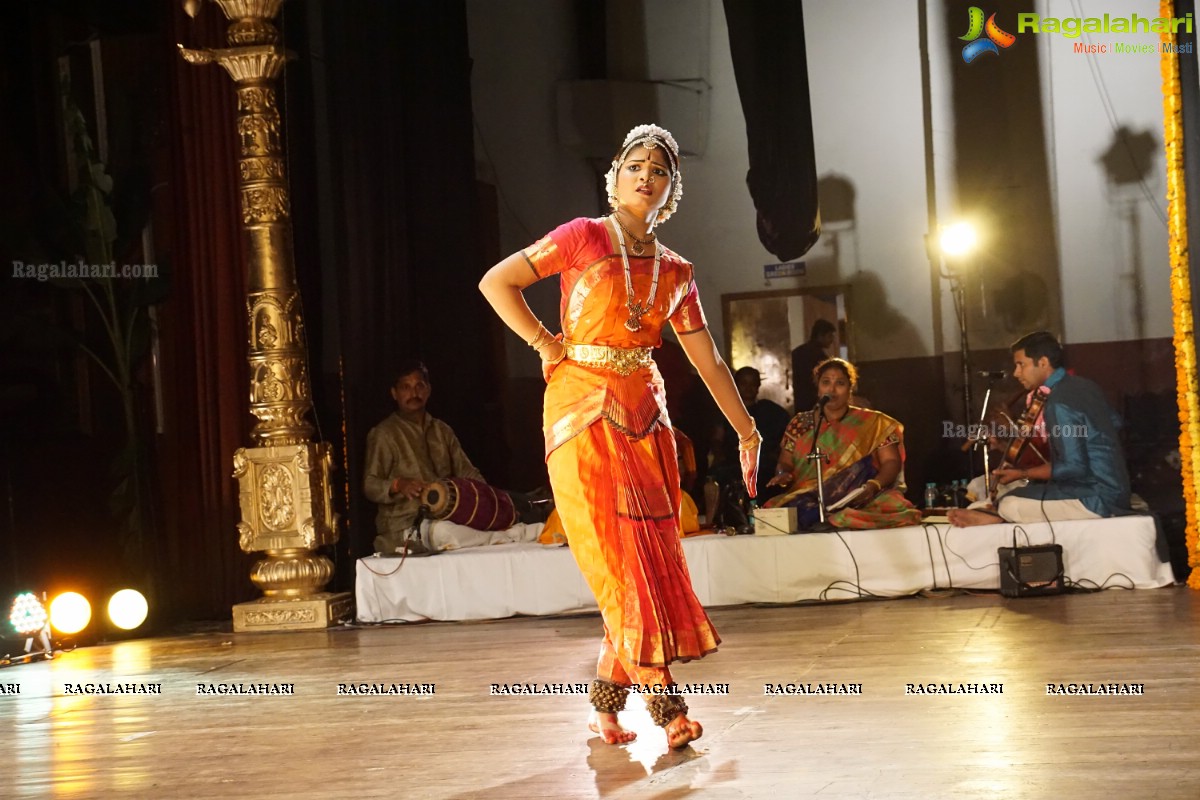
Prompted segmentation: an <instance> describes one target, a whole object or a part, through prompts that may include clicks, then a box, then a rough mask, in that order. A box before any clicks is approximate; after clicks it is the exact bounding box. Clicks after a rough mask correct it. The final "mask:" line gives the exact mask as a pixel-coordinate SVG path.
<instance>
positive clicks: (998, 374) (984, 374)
mask: <svg viewBox="0 0 1200 800" xmlns="http://www.w3.org/2000/svg"><path fill="white" fill-rule="evenodd" d="M975 374H976V375H978V376H979V377H981V378H987V379H988V380H992V381H998V380H1000V379H1001V378H1003V377H1005V376H1006V375H1008V371H1007V370H1003V369H998V370H994V371H992V372H989V371H987V370H980V371H979V372H977V373H975Z"/></svg>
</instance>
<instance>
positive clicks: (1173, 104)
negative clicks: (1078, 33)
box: [1159, 0, 1200, 589]
mask: <svg viewBox="0 0 1200 800" xmlns="http://www.w3.org/2000/svg"><path fill="white" fill-rule="evenodd" d="M1159 15H1160V16H1162V17H1166V18H1172V17H1174V15H1175V4H1174V3H1173V2H1171V0H1162V2H1160V3H1159ZM1160 39H1161V40H1162V42H1163V43H1164V44H1174V43H1175V38H1174V35H1173V34H1170V33H1162V34H1161V35H1160ZM1159 68H1160V70H1161V71H1162V84H1163V144H1164V146H1165V149H1166V160H1167V222H1168V232H1169V240H1168V250H1169V252H1170V256H1171V311H1172V315H1173V317H1174V323H1175V335H1174V343H1175V387H1176V392H1177V393H1178V397H1179V455H1180V458H1181V460H1182V462H1183V464H1182V469H1183V499H1184V507H1185V510H1186V512H1187V534H1186V536H1187V551H1188V563H1189V564H1191V566H1192V567H1200V541H1198V539H1197V505H1196V486H1197V485H1198V484H1200V460H1198V459H1197V455H1198V454H1197V452H1196V449H1195V446H1194V445H1195V443H1197V442H1200V402H1198V400H1197V388H1198V387H1197V382H1196V337H1195V331H1194V330H1193V327H1192V295H1191V291H1192V287H1191V279H1190V276H1189V274H1188V248H1187V243H1188V236H1187V235H1188V230H1187V193H1186V188H1185V184H1184V177H1185V176H1184V169H1183V122H1182V113H1183V108H1182V100H1181V96H1180V89H1179V56H1178V55H1176V54H1175V53H1171V52H1168V49H1167V48H1162V54H1161V56H1160V60H1159ZM1188 585H1189V586H1191V587H1192V588H1193V589H1200V569H1194V570H1193V571H1192V574H1191V577H1190V578H1189V580H1188Z"/></svg>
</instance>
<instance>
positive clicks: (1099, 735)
mask: <svg viewBox="0 0 1200 800" xmlns="http://www.w3.org/2000/svg"><path fill="white" fill-rule="evenodd" d="M712 617H713V619H714V621H715V622H716V624H717V627H718V629H719V630H720V631H721V634H722V636H723V637H724V643H723V645H722V647H721V650H720V652H718V653H716V654H715V655H713V656H711V657H709V658H706V659H704V660H703V661H700V662H695V663H691V664H685V665H682V666H680V667H679V668H678V669H677V670H676V679H677V680H679V681H680V682H681V683H688V684H705V685H706V686H707V685H713V686H716V685H719V684H728V687H729V691H728V694H723V695H702V696H701V695H694V696H693V697H692V698H691V699H690V702H691V705H692V708H693V712H694V713H693V716H694V717H695V718H696V719H699V720H700V721H701V722H703V724H704V726H705V735H704V737H703V738H702V739H700V740H699V741H698V742H696V743H695V746H694V747H693V748H691V749H688V750H685V751H682V752H668V750H667V748H666V744H665V739H664V738H663V735H662V732H661V731H660V730H659V729H657V728H654V727H653V726H652V725H651V723H650V719H649V717H648V716H647V715H646V713H645V710H644V708H642V707H641V703H640V701H637V699H636V698H633V697H631V698H630V699H631V702H630V708H631V709H636V711H634V712H632V713H631V712H626V716H627V717H628V720H627V722H629V723H631V724H632V727H634V728H635V729H636V730H637V731H638V733H639V734H640V738H639V740H638V741H637V742H636V743H635V744H633V745H630V746H627V747H615V746H607V745H604V744H602V743H600V742H599V740H598V739H597V738H596V737H595V736H594V735H592V734H590V733H588V732H587V730H586V729H585V728H584V724H583V723H584V717H585V714H586V710H587V706H586V699H585V698H584V697H577V696H571V695H562V694H551V695H532V696H514V695H507V696H505V695H493V694H492V689H491V684H514V683H518V684H527V683H528V684H538V685H539V686H540V685H542V684H575V683H585V682H587V681H588V680H589V678H590V675H591V672H592V668H593V659H594V656H595V653H596V649H597V645H598V635H599V630H600V623H599V617H598V616H594V615H589V616H581V617H569V618H554V619H546V618H539V619H515V620H504V621H498V622H488V623H475V624H463V623H458V624H427V625H412V626H400V627H387V628H371V629H339V630H334V631H329V632H306V633H290V634H247V635H233V634H231V633H221V632H211V633H202V634H192V635H188V636H178V637H171V638H159V639H143V640H131V641H126V642H122V643H118V644H113V645H104V646H94V647H87V648H81V649H79V650H76V651H74V652H71V653H68V654H65V655H63V656H60V657H58V658H56V659H55V660H54V661H52V662H49V663H46V662H42V663H36V664H26V665H20V666H15V667H10V668H7V669H0V686H3V687H5V693H4V694H0V765H2V766H3V769H4V774H3V777H0V796H2V797H6V798H13V797H21V798H24V797H62V798H109V797H136V798H225V797H239V798H362V797H388V798H405V799H406V798H422V799H423V798H474V797H478V798H521V799H522V800H524V799H525V798H555V799H556V800H561V799H562V798H655V799H656V800H683V798H772V800H775V799H781V798H805V797H820V798H839V799H841V798H922V800H926V799H928V798H988V799H989V800H991V799H992V798H1055V800H1061V799H1062V798H1085V797H1086V798H1093V797H1100V798H1133V799H1136V800H1142V799H1143V798H1196V797H1200V593H1198V592H1193V591H1189V590H1187V589H1184V588H1178V587H1176V588H1167V589H1153V590H1141V591H1119V590H1116V591H1107V592H1103V593H1100V594H1093V595H1072V596H1066V597H1052V598H1032V599H1023V600H1006V599H1004V598H1001V597H999V596H997V595H981V596H970V595H956V596H943V597H937V598H919V599H907V600H891V601H886V602H859V603H848V604H838V605H823V606H792V607H773V608H752V607H739V608H728V609H718V610H715V611H713V612H712ZM1048 683H1049V684H1055V685H1056V686H1057V685H1058V684H1070V683H1074V684H1095V685H1097V686H1098V685H1101V684H1103V685H1104V686H1106V687H1107V686H1108V685H1109V684H1117V687H1118V689H1120V688H1122V687H1124V689H1125V690H1127V691H1128V690H1130V685H1132V684H1141V685H1143V686H1144V694H1141V695H1128V694H1118V695H1091V696H1078V695H1071V696H1048V695H1047V684H1048ZM89 684H90V685H92V687H93V688H92V691H95V687H96V686H97V685H98V686H101V687H104V688H111V689H118V688H121V687H127V688H128V685H130V684H132V685H133V688H138V687H142V686H144V685H151V688H152V686H153V685H154V684H160V685H161V694H103V695H100V694H76V693H68V692H69V691H70V692H75V691H79V690H82V691H88V685H89ZM107 684H111V686H106V685H107ZM260 684H266V688H267V689H272V688H275V689H278V688H279V687H280V685H282V684H293V685H294V686H293V689H294V694H291V695H265V696H263V695H236V696H234V695H227V694H207V693H206V694H203V695H200V694H198V685H203V686H204V687H206V689H207V688H208V687H220V686H224V687H230V686H235V687H236V686H238V685H245V686H244V687H243V688H250V687H258V685H260ZM339 684H383V685H384V686H385V688H389V689H390V688H391V685H392V684H403V685H414V684H416V685H419V684H434V685H435V686H436V690H435V693H434V694H432V695H424V696H421V695H413V694H410V695H390V696H389V695H339V694H338V687H339ZM765 684H801V685H803V684H812V685H813V687H812V688H814V689H816V688H817V686H818V685H823V684H835V685H837V686H839V687H845V686H849V685H852V684H861V689H862V693H861V694H860V695H845V694H835V695H781V696H767V695H765V694H764V685H765ZM908 684H913V685H914V686H921V685H924V686H929V685H931V684H932V685H933V686H934V688H935V689H937V688H938V687H939V686H941V685H946V686H948V687H949V688H952V689H957V688H960V684H961V685H964V687H963V688H965V685H966V684H984V685H986V686H987V687H988V688H992V687H993V685H994V684H1002V687H1003V693H985V694H983V693H976V694H928V693H926V694H911V693H906V692H907V688H906V687H907V685H908ZM14 686H16V687H17V688H18V689H19V694H15V693H13V687H14ZM214 691H219V688H215V689H214Z"/></svg>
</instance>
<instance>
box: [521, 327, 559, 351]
mask: <svg viewBox="0 0 1200 800" xmlns="http://www.w3.org/2000/svg"><path fill="white" fill-rule="evenodd" d="M548 341H549V342H552V341H554V337H553V336H551V335H550V331H548V330H546V326H545V325H543V324H542V323H540V322H539V323H538V329H537V333H535V334H534V335H533V338H532V339H530V340H529V341H528V342H526V344H527V345H529V346H530V347H532V348H533V349H534V350H540V349H542V348H543V347H545V346H546V344H547V342H548Z"/></svg>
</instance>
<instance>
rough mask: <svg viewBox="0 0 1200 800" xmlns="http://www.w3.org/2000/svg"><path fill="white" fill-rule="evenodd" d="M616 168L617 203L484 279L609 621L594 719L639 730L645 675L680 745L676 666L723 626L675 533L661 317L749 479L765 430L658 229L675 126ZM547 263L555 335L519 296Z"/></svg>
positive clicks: (635, 140)
mask: <svg viewBox="0 0 1200 800" xmlns="http://www.w3.org/2000/svg"><path fill="white" fill-rule="evenodd" d="M606 177H607V182H608V183H607V186H608V196H609V203H610V205H611V206H612V209H613V213H611V214H609V215H608V216H607V217H602V218H598V219H590V218H580V219H575V220H572V221H571V222H567V223H565V224H563V225H560V226H559V227H558V228H555V229H554V230H553V231H551V232H550V233H549V234H548V235H547V236H545V237H544V238H542V239H541V240H539V241H537V242H535V243H534V244H532V245H531V246H529V247H528V248H526V249H525V250H524V251H522V252H518V253H514V254H513V255H511V256H509V257H508V258H506V259H504V260H503V261H501V262H500V263H499V264H497V265H496V266H494V267H492V269H491V270H489V271H488V273H487V274H486V275H485V276H484V277H483V280H482V281H480V284H479V288H480V290H481V291H482V292H483V294H484V296H485V297H486V298H487V300H488V302H489V303H491V305H492V307H493V308H494V309H495V311H496V313H497V314H498V315H499V316H500V318H501V319H502V320H503V321H504V323H505V324H506V325H508V327H509V328H511V329H512V330H513V331H514V332H515V333H516V334H517V335H518V336H520V337H521V338H522V339H524V340H525V341H526V342H527V343H529V345H530V346H531V347H533V349H534V350H536V351H537V353H538V355H539V356H540V357H541V359H542V371H543V374H544V375H545V377H546V381H547V386H546V397H545V412H544V431H543V432H544V435H545V440H546V463H547V467H548V470H549V473H550V485H551V487H552V488H553V490H554V501H555V506H556V508H557V510H558V513H559V516H560V518H561V520H562V523H563V527H564V528H565V530H566V534H567V540H568V542H569V544H570V547H571V552H572V554H573V555H574V556H575V561H576V563H577V564H578V565H579V568H580V570H581V571H582V572H583V575H584V578H585V579H586V580H587V582H588V585H589V587H590V588H591V590H592V592H593V593H594V594H595V595H596V601H597V603H598V604H599V606H600V614H601V617H602V619H603V622H604V640H603V642H602V643H601V645H600V657H599V661H598V663H597V667H596V674H597V678H596V680H595V681H594V682H593V683H592V690H591V697H590V699H591V702H592V705H593V707H594V709H595V710H594V712H593V714H592V715H591V717H590V719H589V723H588V727H589V728H590V729H591V730H592V731H593V732H595V733H599V734H600V735H601V736H602V737H603V739H604V741H605V742H608V743H610V744H620V743H625V742H630V741H632V740H633V739H634V738H635V734H634V733H633V732H632V731H627V730H625V729H624V728H622V727H621V726H620V724H619V723H618V721H617V712H619V711H621V710H622V709H623V708H624V707H625V701H626V698H627V697H628V694H629V688H630V687H631V686H633V685H637V686H638V689H639V691H640V692H645V693H646V698H647V699H646V704H647V706H648V707H649V710H650V715H651V717H652V718H653V719H654V721H655V723H657V724H658V725H660V726H662V727H664V728H666V733H667V742H668V744H669V745H670V746H671V747H675V748H680V747H686V746H687V744H688V743H689V742H691V741H692V740H694V739H697V738H699V737H700V735H701V734H702V733H703V729H702V728H701V727H700V724H699V723H698V722H693V721H692V720H690V719H688V717H687V711H688V706H687V704H686V703H685V702H684V700H683V695H682V694H680V693H678V692H677V691H676V690H675V688H674V683H673V682H672V678H671V672H670V669H669V665H670V664H671V663H672V662H674V661H689V660H691V659H694V658H701V657H703V656H705V655H707V654H708V653H711V652H713V651H714V650H716V649H717V644H718V643H719V642H720V637H719V636H718V635H717V632H716V630H715V629H714V628H713V625H712V623H711V622H710V621H709V619H708V615H707V614H706V613H705V612H704V609H703V607H702V606H701V605H700V602H699V601H698V600H697V599H696V595H695V593H694V592H693V591H692V584H691V578H690V577H689V575H688V570H687V564H686V563H685V562H684V557H683V548H682V547H681V545H680V538H679V525H680V523H679V511H680V495H679V492H680V489H679V466H678V462H677V460H676V453H675V440H674V435H673V433H672V430H671V423H670V420H669V418H668V416H667V404H666V394H665V391H664V388H663V382H662V377H661V375H660V374H659V372H658V368H657V367H656V366H655V364H654V360H653V359H652V358H651V355H650V354H651V351H652V349H653V348H655V347H658V346H659V345H661V343H662V337H661V333H662V328H663V326H664V325H666V324H670V325H671V327H672V328H673V329H674V331H675V333H676V335H677V336H678V338H679V341H680V344H681V345H682V346H683V349H684V352H685V353H686V354H687V356H688V358H689V360H690V361H691V362H692V364H693V365H694V366H695V368H696V370H697V372H698V373H699V374H700V377H701V378H702V379H703V380H704V383H705V385H706V386H707V387H708V390H709V391H710V392H711V394H712V396H713V399H714V400H715V401H716V403H717V405H718V406H719V407H720V409H721V411H722V412H723V413H724V414H725V416H726V417H727V418H728V419H729V422H730V424H731V425H733V428H734V430H735V431H737V433H738V436H739V439H740V450H739V453H740V456H741V466H742V471H743V474H744V476H745V479H746V485H747V486H754V485H755V482H754V479H755V475H756V474H757V471H758V450H759V444H760V442H761V441H762V437H761V436H759V434H758V431H757V429H756V428H755V426H754V420H753V419H752V418H751V417H750V415H749V414H748V413H747V412H746V408H745V406H744V405H742V401H741V398H740V397H739V396H738V392H737V388H736V387H735V386H734V383H733V378H732V377H731V376H730V374H729V369H728V367H726V365H725V362H724V361H723V360H722V359H721V356H720V355H719V354H718V353H717V349H716V346H715V345H714V343H713V339H712V336H711V335H710V334H709V332H708V329H707V327H706V324H705V321H704V312H703V310H702V309H701V307H700V298H699V294H698V293H697V290H696V283H695V281H694V279H693V275H692V265H691V264H690V263H689V262H688V261H686V260H685V259H684V258H682V257H681V256H679V255H678V254H676V253H675V252H673V251H671V250H669V249H667V248H666V247H664V246H663V244H662V242H660V241H659V240H658V235H657V230H656V226H657V225H659V224H661V223H663V222H665V221H666V220H667V218H669V217H670V216H671V214H672V213H674V211H675V209H676V207H677V205H678V203H679V198H680V195H681V193H682V185H681V176H680V173H679V147H678V145H677V144H676V143H675V138H674V137H673V136H671V134H670V133H668V132H667V131H665V130H663V129H662V128H659V127H657V126H655V125H640V126H638V127H636V128H634V129H633V130H632V131H630V132H629V135H628V136H626V137H625V141H624V143H623V144H622V146H621V150H620V152H619V153H618V154H617V156H616V158H615V159H614V160H613V162H612V168H611V169H610V170H609V172H608V175H607V176H606ZM551 275H558V276H559V281H560V286H561V288H562V302H561V305H560V315H561V324H562V334H561V335H559V336H553V335H551V334H550V333H549V332H548V331H547V330H546V328H545V327H544V326H543V325H542V323H541V322H539V321H538V319H537V317H536V316H534V314H533V312H532V311H530V309H529V306H528V305H527V304H526V303H525V299H524V296H523V294H522V290H523V289H524V288H525V287H527V286H529V285H530V284H532V283H534V282H536V281H538V280H541V279H542V278H547V277H549V276H551ZM655 687H657V688H655ZM647 689H648V690H649V691H647Z"/></svg>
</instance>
